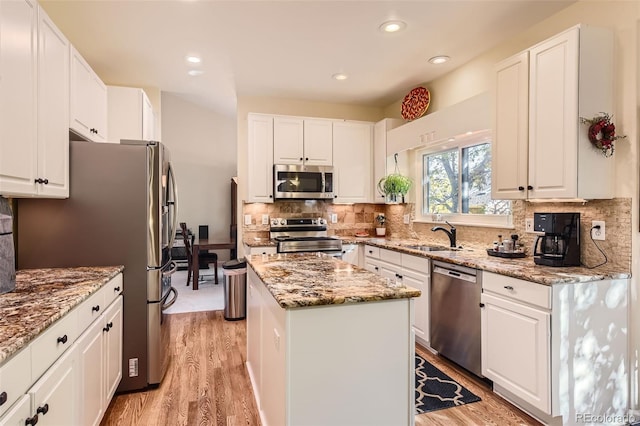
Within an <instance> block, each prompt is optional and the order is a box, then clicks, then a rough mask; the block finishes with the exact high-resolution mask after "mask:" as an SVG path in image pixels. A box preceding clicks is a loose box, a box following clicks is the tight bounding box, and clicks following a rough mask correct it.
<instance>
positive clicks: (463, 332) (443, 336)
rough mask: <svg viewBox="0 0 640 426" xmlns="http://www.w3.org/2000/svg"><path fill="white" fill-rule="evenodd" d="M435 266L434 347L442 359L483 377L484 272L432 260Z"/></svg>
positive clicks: (432, 270) (432, 289)
mask: <svg viewBox="0 0 640 426" xmlns="http://www.w3.org/2000/svg"><path fill="white" fill-rule="evenodd" d="M431 265H432V266H431V293H430V300H431V302H430V303H431V310H430V312H431V318H430V325H429V332H430V341H431V347H432V348H433V349H435V350H436V351H437V352H438V353H439V354H441V355H442V356H444V357H446V358H448V359H450V360H451V361H454V362H455V363H457V364H459V365H461V366H462V367H464V368H466V369H467V370H469V371H471V372H472V373H474V374H476V375H478V376H480V377H482V366H481V353H480V294H481V292H482V272H481V271H478V270H476V269H473V268H467V267H465V266H460V265H454V264H451V263H445V262H438V261H432V262H431Z"/></svg>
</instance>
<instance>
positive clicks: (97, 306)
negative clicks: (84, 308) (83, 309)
mask: <svg viewBox="0 0 640 426" xmlns="http://www.w3.org/2000/svg"><path fill="white" fill-rule="evenodd" d="M91 312H100V305H96V306H92V307H91Z"/></svg>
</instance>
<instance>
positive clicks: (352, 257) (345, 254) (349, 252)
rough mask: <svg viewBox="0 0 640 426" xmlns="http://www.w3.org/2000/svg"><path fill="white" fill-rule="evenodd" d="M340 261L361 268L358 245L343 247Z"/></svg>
mask: <svg viewBox="0 0 640 426" xmlns="http://www.w3.org/2000/svg"><path fill="white" fill-rule="evenodd" d="M342 260H344V261H345V262H348V263H350V264H352V265H355V266H361V265H360V246H359V245H358V244H346V245H343V246H342Z"/></svg>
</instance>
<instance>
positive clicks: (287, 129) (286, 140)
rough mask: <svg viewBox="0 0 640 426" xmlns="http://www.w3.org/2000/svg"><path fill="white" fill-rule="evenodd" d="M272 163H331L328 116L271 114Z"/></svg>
mask: <svg viewBox="0 0 640 426" xmlns="http://www.w3.org/2000/svg"><path fill="white" fill-rule="evenodd" d="M273 163H274V164H306V165H309V166H331V165H332V164H333V136H332V122H331V120H323V119H308V118H301V117H274V120H273Z"/></svg>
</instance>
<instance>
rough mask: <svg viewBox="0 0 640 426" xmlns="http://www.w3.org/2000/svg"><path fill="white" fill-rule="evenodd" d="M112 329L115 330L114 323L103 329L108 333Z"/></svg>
mask: <svg viewBox="0 0 640 426" xmlns="http://www.w3.org/2000/svg"><path fill="white" fill-rule="evenodd" d="M112 328H113V322H108V323H107V326H106V327H105V328H103V329H102V331H106V332H107V333H108V332H109V330H111V329H112Z"/></svg>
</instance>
